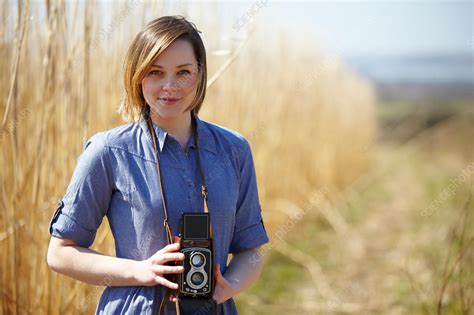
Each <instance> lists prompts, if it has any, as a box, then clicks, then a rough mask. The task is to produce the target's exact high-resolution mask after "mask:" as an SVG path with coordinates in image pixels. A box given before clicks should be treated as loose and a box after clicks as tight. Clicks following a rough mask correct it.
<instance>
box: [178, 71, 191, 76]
mask: <svg viewBox="0 0 474 315" xmlns="http://www.w3.org/2000/svg"><path fill="white" fill-rule="evenodd" d="M178 74H179V75H187V74H191V72H190V71H189V70H181V71H179V72H178Z"/></svg>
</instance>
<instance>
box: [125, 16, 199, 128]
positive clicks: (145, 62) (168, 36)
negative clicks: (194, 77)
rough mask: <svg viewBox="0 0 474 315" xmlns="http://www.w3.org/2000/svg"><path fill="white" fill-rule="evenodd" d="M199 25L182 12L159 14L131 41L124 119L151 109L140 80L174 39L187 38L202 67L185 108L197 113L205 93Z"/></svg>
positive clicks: (126, 77)
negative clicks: (195, 88)
mask: <svg viewBox="0 0 474 315" xmlns="http://www.w3.org/2000/svg"><path fill="white" fill-rule="evenodd" d="M199 32H200V31H199V30H198V29H197V28H196V26H195V25H194V24H193V23H191V22H189V21H187V20H186V19H185V18H184V17H182V16H163V17H160V18H157V19H155V20H153V21H151V22H150V23H148V25H147V26H146V27H145V29H144V30H142V31H141V32H139V33H138V34H137V35H136V36H135V39H134V40H133V41H132V43H131V45H130V47H129V49H128V52H127V55H126V57H125V62H124V85H125V93H126V95H125V99H124V101H123V102H122V104H121V105H120V108H119V113H120V114H121V115H122V118H123V119H124V120H125V121H129V122H130V121H138V120H139V119H140V117H141V116H142V114H143V113H144V112H146V111H147V110H148V105H147V103H146V101H145V98H144V96H143V92H142V83H141V81H142V80H143V78H144V77H145V75H146V73H147V71H148V70H149V69H150V67H151V65H152V63H153V61H154V60H155V59H156V58H157V57H158V56H159V55H160V54H161V53H162V52H163V51H164V50H165V49H166V48H167V47H168V46H169V45H171V44H172V43H173V42H174V41H176V40H178V39H179V40H186V41H188V42H189V43H190V44H191V46H192V47H193V50H194V55H195V57H196V60H197V65H198V71H199V83H198V88H197V91H196V96H195V98H194V100H193V102H192V103H191V105H190V106H189V107H188V108H187V109H186V110H192V111H194V112H195V113H198V112H199V110H200V108H201V106H202V103H203V101H204V97H205V95H206V84H207V63H206V49H205V47H204V44H203V42H202V39H201V36H199Z"/></svg>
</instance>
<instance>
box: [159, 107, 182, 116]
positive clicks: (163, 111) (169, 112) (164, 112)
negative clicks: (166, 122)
mask: <svg viewBox="0 0 474 315" xmlns="http://www.w3.org/2000/svg"><path fill="white" fill-rule="evenodd" d="M151 111H152V112H153V113H154V114H155V115H157V116H159V117H160V118H161V119H176V118H179V117H180V116H182V115H184V114H185V113H184V112H182V111H181V110H178V108H158V109H157V108H156V107H152V108H151Z"/></svg>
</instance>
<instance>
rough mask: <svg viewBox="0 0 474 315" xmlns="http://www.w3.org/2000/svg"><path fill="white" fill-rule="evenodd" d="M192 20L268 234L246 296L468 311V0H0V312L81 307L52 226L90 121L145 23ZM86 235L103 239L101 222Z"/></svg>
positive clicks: (251, 300) (313, 307)
mask: <svg viewBox="0 0 474 315" xmlns="http://www.w3.org/2000/svg"><path fill="white" fill-rule="evenodd" d="M175 14H180V15H184V16H185V17H187V18H189V19H190V20H191V21H193V22H194V23H195V24H196V25H197V27H198V28H199V29H200V30H201V31H202V37H203V40H204V42H205V45H206V47H207V51H208V63H209V68H208V73H209V75H208V77H209V79H210V82H209V84H211V86H210V87H209V89H208V94H207V97H206V100H205V103H204V106H203V109H202V111H201V113H200V116H201V118H202V119H205V120H208V121H212V122H215V123H218V124H221V125H224V126H226V127H229V128H232V129H235V130H237V131H239V132H241V133H242V134H243V135H244V136H245V137H246V138H247V139H248V140H249V142H250V144H251V146H252V150H253V154H254V159H255V163H256V169H257V178H258V185H259V193H260V198H261V204H262V208H263V216H264V220H265V225H266V228H267V232H268V233H269V236H270V238H271V243H270V244H268V245H266V246H265V247H264V249H263V250H262V254H263V257H264V261H265V267H264V271H263V273H262V276H261V278H260V279H259V281H258V282H257V283H256V284H255V285H254V286H253V287H252V288H251V289H250V290H248V291H247V292H245V293H243V294H240V295H239V296H237V298H236V301H237V303H238V308H239V310H240V313H241V314H471V313H472V312H473V310H474V307H473V301H474V273H473V272H474V271H473V266H474V253H473V240H474V231H473V226H474V224H473V223H474V219H473V210H474V206H473V204H474V201H472V200H471V198H472V197H471V196H472V192H473V173H474V151H473V140H472V139H474V106H473V105H474V104H473V100H474V89H473V87H474V86H473V85H474V72H473V70H474V69H473V64H474V62H473V49H474V24H473V15H474V9H473V3H472V2H471V1H409V0H408V1H327V2H326V1H313V2H293V1H291V2H290V1H288V2H285V1H271V0H256V1H238V2H230V1H221V2H214V1H148V0H130V1H123V0H122V1H111V0H109V1H107V0H102V1H99V0H97V1H85V0H82V1H72V0H71V1H54V0H48V1H40V0H30V1H26V0H25V1H20V0H11V1H10V0H3V1H2V2H1V13H0V16H1V25H0V45H1V46H0V47H1V52H0V69H1V73H2V76H1V79H0V80H1V81H0V90H1V101H0V119H1V120H0V123H1V130H0V147H1V149H0V163H1V168H0V185H1V188H0V205H1V207H0V250H1V255H0V314H30V313H34V314H82V313H86V314H91V313H93V312H94V310H95V307H96V303H97V301H98V298H99V296H100V294H101V292H102V290H103V288H101V287H94V286H90V285H86V284H83V283H80V282H77V281H74V280H72V279H69V278H67V277H64V276H61V275H58V274H55V273H53V272H51V271H50V270H49V269H48V267H47V265H46V251H47V245H48V241H49V235H48V224H49V220H50V219H51V216H52V214H53V212H54V210H55V208H56V203H57V201H58V200H59V199H60V198H62V196H63V194H64V192H65V189H66V187H67V184H68V183H69V180H70V177H71V175H72V172H73V170H74V167H75V165H76V160H77V157H78V156H79V154H80V153H81V151H82V149H83V145H84V143H85V141H86V140H87V138H89V137H90V136H91V135H93V134H94V133H96V132H97V131H100V130H106V129H109V128H112V127H114V126H117V125H119V124H123V122H122V121H121V118H120V117H119V115H118V114H117V107H118V105H119V103H120V101H121V99H122V98H123V96H124V92H123V85H122V64H123V58H124V56H125V53H126V50H127V48H128V45H129V44H130V42H131V40H132V38H133V37H134V36H135V34H136V33H137V32H138V31H140V30H141V29H142V28H143V27H144V26H145V25H146V23H147V22H149V21H151V20H152V19H154V18H156V17H158V16H162V15H175ZM93 248H94V249H96V250H98V251H101V252H103V253H106V254H109V255H114V246H113V239H112V237H111V234H110V231H109V228H108V224H107V221H106V220H104V223H103V224H102V226H101V229H100V231H99V233H98V235H97V238H96V240H95V243H94V245H93Z"/></svg>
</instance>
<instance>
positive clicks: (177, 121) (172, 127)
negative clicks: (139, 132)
mask: <svg viewBox="0 0 474 315" xmlns="http://www.w3.org/2000/svg"><path fill="white" fill-rule="evenodd" d="M150 116H151V120H152V121H153V122H154V123H155V124H157V125H158V126H159V127H160V128H162V129H164V130H166V132H168V133H169V134H170V135H172V136H173V138H175V139H176V140H178V142H179V144H180V145H181V148H183V149H185V148H186V144H187V142H188V139H189V137H190V136H191V134H192V126H191V113H190V112H187V113H185V114H183V115H180V116H178V117H175V118H173V119H163V118H162V117H160V116H159V115H157V114H156V113H154V112H151V115H150Z"/></svg>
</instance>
